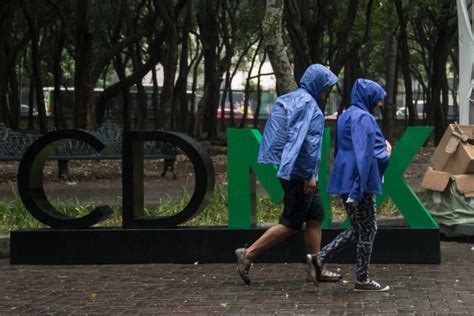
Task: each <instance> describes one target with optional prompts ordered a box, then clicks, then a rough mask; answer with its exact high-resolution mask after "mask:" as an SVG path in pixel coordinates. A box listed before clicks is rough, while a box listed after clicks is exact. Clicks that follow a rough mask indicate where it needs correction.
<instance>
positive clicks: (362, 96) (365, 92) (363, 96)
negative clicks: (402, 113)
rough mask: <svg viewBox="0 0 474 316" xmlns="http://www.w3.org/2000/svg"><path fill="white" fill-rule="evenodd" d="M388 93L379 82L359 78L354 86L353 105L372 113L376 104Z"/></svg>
mask: <svg viewBox="0 0 474 316" xmlns="http://www.w3.org/2000/svg"><path fill="white" fill-rule="evenodd" d="M386 95H387V93H386V92H385V90H384V89H383V88H382V87H381V86H380V85H379V84H378V83H376V82H373V81H371V80H367V79H357V80H356V82H355V83H354V86H353V87H352V94H351V100H352V105H355V106H356V107H358V108H360V109H362V110H364V111H366V112H369V113H372V110H373V109H374V107H375V105H376V104H377V103H378V102H379V101H380V100H383V99H384V98H385V96H386Z"/></svg>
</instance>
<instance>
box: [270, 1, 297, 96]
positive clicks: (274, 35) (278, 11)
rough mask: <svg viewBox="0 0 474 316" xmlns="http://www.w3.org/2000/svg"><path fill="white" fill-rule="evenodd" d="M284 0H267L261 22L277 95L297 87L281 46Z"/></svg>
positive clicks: (282, 45) (282, 44) (286, 56)
mask: <svg viewBox="0 0 474 316" xmlns="http://www.w3.org/2000/svg"><path fill="white" fill-rule="evenodd" d="M283 9H284V0H267V6H266V9H265V17H264V19H263V22H262V31H263V39H264V42H265V50H266V51H267V52H268V58H269V60H270V63H271V64H272V68H273V72H274V73H275V78H276V91H277V94H278V95H282V94H285V93H289V92H291V91H294V90H296V89H297V88H298V85H297V84H296V81H295V78H294V77H293V73H292V70H291V65H290V60H289V59H288V55H287V54H286V52H285V50H284V49H283V47H285V45H284V43H283V36H282V25H281V24H282V18H283Z"/></svg>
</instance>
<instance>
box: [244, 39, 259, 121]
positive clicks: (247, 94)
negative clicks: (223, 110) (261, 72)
mask: <svg viewBox="0 0 474 316" xmlns="http://www.w3.org/2000/svg"><path fill="white" fill-rule="evenodd" d="M261 46H262V40H260V42H259V43H258V46H257V49H256V50H255V53H254V55H253V57H252V61H251V62H250V69H249V72H248V74H247V81H246V82H245V93H244V114H243V115H242V120H241V121H240V128H244V127H245V122H246V121H247V115H248V109H249V105H250V100H249V99H250V92H251V91H250V79H251V77H252V71H253V67H254V65H255V60H256V59H257V55H258V51H259V50H260V47H261Z"/></svg>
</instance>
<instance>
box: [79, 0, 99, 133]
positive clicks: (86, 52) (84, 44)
mask: <svg viewBox="0 0 474 316" xmlns="http://www.w3.org/2000/svg"><path fill="white" fill-rule="evenodd" d="M76 5H77V6H76V10H77V11H76V12H77V39H76V58H75V71H74V91H75V102H74V103H75V106H74V108H75V115H74V127H75V128H83V129H89V130H92V129H94V127H95V108H94V99H93V92H94V81H93V78H92V71H93V58H94V56H93V37H94V32H95V25H94V16H93V6H94V0H83V1H77V3H76Z"/></svg>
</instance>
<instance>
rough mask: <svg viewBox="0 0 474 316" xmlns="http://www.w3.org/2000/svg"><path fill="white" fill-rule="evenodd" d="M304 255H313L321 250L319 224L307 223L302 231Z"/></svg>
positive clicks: (314, 222)
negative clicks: (304, 246)
mask: <svg viewBox="0 0 474 316" xmlns="http://www.w3.org/2000/svg"><path fill="white" fill-rule="evenodd" d="M304 243H305V245H306V253H310V254H315V253H318V252H319V250H320V249H321V223H320V222H318V221H308V222H307V223H306V228H305V230H304Z"/></svg>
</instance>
